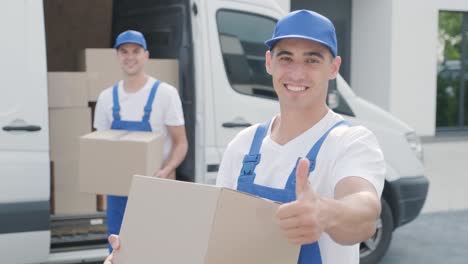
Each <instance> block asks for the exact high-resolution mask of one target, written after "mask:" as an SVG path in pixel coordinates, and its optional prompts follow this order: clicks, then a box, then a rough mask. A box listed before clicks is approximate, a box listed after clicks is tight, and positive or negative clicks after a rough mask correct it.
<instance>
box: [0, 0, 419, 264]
mask: <svg viewBox="0 0 468 264" xmlns="http://www.w3.org/2000/svg"><path fill="white" fill-rule="evenodd" d="M55 2H56V3H57V4H60V5H66V4H70V3H73V4H75V5H77V3H86V2H87V1H80V0H69V1H55ZM96 2H97V1H96ZM45 3H47V4H49V5H50V4H53V3H54V1H52V0H44V1H41V0H3V1H2V9H1V11H0V13H1V14H0V28H1V30H0V32H1V41H0V47H1V49H0V50H1V51H2V52H3V56H2V59H1V60H0V72H1V73H0V83H1V85H2V88H1V94H0V127H1V128H2V129H0V259H1V262H2V263H5V264H10V263H15V264H16V263H83V262H92V261H100V260H102V259H103V258H104V256H105V255H107V249H106V248H105V242H106V240H105V238H106V237H105V233H75V234H68V236H67V235H52V234H55V233H56V232H55V233H54V229H60V228H62V229H63V228H65V227H67V226H73V225H74V226H76V225H81V226H82V225H83V224H86V225H99V224H102V223H105V222H104V220H105V219H104V218H105V217H104V215H103V214H97V215H90V216H73V215H65V216H64V215H51V214H50V213H49V212H50V211H49V200H50V199H51V193H50V171H51V168H50V156H49V150H50V148H49V136H50V135H49V123H48V99H47V69H48V68H47V66H48V65H47V61H48V58H47V56H46V47H47V46H46V45H47V43H46V41H45V39H46V37H45V36H46V32H45V25H44V23H45V22H44V21H45V19H47V17H44V4H45ZM112 14H113V17H112V21H113V22H112V36H115V35H116V34H117V33H119V32H120V31H122V30H124V29H128V28H132V29H136V30H139V31H142V32H143V33H144V34H145V36H147V39H148V42H149V43H148V44H149V45H148V46H149V51H150V54H151V57H156V58H159V57H160V58H177V59H178V60H179V68H180V69H179V76H180V78H179V79H180V81H179V83H180V87H179V90H180V96H181V98H182V103H183V107H184V112H185V118H186V126H187V131H188V138H189V143H190V150H189V153H188V156H187V159H186V161H185V162H184V163H183V165H182V166H181V167H180V168H179V169H178V171H177V177H178V179H180V180H186V181H196V182H203V183H209V184H212V183H214V182H215V178H216V173H217V169H218V165H219V163H220V161H221V158H222V153H223V151H224V148H225V147H226V145H227V143H228V142H229V141H230V139H231V138H233V136H234V135H235V134H236V133H238V132H239V131H240V130H241V129H243V128H245V127H247V126H250V125H251V124H255V123H258V122H263V121H265V120H267V119H268V118H270V117H271V116H272V115H274V114H275V113H277V112H278V110H279V109H278V102H277V98H276V95H275V93H274V91H273V88H272V85H271V78H270V76H268V75H267V74H266V72H265V70H264V53H265V46H264V44H263V42H264V40H266V39H268V38H270V37H271V35H272V31H273V28H274V24H275V22H276V20H277V19H278V18H279V17H281V16H283V15H284V11H283V10H281V8H280V7H279V6H278V5H277V3H276V2H275V1H274V0H262V1H260V0H255V1H250V0H210V1H204V0H164V1H150V0H114V1H113V8H112ZM56 23H60V21H56ZM152 36H156V37H155V38H156V40H155V38H152ZM109 41H111V40H109ZM109 47H111V43H109ZM50 56H51V55H50V54H49V57H50ZM49 59H50V58H49ZM376 89H378V87H376ZM328 102H329V105H330V107H331V108H333V109H334V110H335V111H336V112H338V113H341V114H343V115H345V116H346V118H347V119H348V120H349V121H350V122H351V123H353V124H363V125H365V126H367V127H368V128H370V129H371V130H372V131H373V132H374V133H375V134H376V135H377V137H378V139H379V142H380V144H381V146H382V148H383V151H384V154H385V157H386V161H387V172H388V173H387V176H386V183H385V189H384V192H383V198H382V204H383V211H382V215H381V218H380V219H379V220H378V231H377V232H376V235H375V236H374V237H373V238H372V239H370V240H369V241H366V242H364V243H362V247H361V255H362V263H376V262H377V260H378V259H380V258H381V256H383V254H384V253H385V251H386V250H387V248H388V245H389V243H390V240H391V236H392V231H393V230H394V229H395V228H396V227H399V226H401V225H403V224H405V223H407V222H409V221H411V220H413V219H414V218H415V217H416V216H417V215H418V214H419V212H420V210H421V208H422V206H423V204H424V201H425V198H426V193H427V189H428V182H427V180H426V178H425V177H424V170H423V164H422V149H421V144H420V143H419V139H418V137H417V136H416V134H415V133H414V131H413V130H412V129H411V128H409V127H408V126H407V125H405V124H404V123H402V122H401V121H399V120H398V119H396V118H395V117H393V116H391V115H390V114H389V113H387V112H385V111H383V110H381V109H380V108H378V107H376V106H374V105H372V104H370V103H368V102H366V101H364V100H362V99H360V98H359V97H358V96H356V95H355V94H354V93H353V92H352V90H351V89H350V87H349V86H348V85H347V84H346V82H345V81H344V80H343V79H342V78H341V77H338V78H337V79H336V81H332V82H331V83H330V91H329V97H328ZM187 221H189V219H187ZM183 250H184V249H183V248H181V253H183Z"/></svg>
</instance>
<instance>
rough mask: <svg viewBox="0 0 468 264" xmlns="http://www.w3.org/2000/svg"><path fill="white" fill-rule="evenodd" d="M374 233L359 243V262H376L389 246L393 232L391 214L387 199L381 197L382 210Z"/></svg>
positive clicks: (369, 263) (363, 263) (373, 263)
mask: <svg viewBox="0 0 468 264" xmlns="http://www.w3.org/2000/svg"><path fill="white" fill-rule="evenodd" d="M376 226H377V230H376V232H375V234H374V235H373V236H372V237H371V238H369V239H368V240H366V241H364V242H362V243H361V245H360V249H359V250H360V252H359V254H360V257H361V262H360V263H361V264H377V263H379V261H380V260H381V259H382V257H383V256H384V255H385V253H386V252H387V250H388V247H389V246H390V241H391V240H392V232H393V216H392V211H391V209H390V206H389V205H388V203H387V201H385V199H383V198H382V212H381V213H380V217H379V219H378V220H377V224H376Z"/></svg>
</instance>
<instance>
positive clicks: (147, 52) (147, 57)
mask: <svg viewBox="0 0 468 264" xmlns="http://www.w3.org/2000/svg"><path fill="white" fill-rule="evenodd" d="M149 55H150V54H149V51H148V50H145V57H146V59H149Z"/></svg>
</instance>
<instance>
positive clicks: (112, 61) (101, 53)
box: [78, 49, 179, 101]
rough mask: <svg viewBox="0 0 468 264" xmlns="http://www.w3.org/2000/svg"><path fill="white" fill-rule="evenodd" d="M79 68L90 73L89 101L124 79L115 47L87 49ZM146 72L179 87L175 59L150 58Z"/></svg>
mask: <svg viewBox="0 0 468 264" xmlns="http://www.w3.org/2000/svg"><path fill="white" fill-rule="evenodd" d="M78 65H79V66H78V68H79V70H81V71H83V72H86V73H88V78H89V86H88V94H89V97H88V99H89V101H96V100H97V98H98V96H99V94H100V93H101V92H102V91H103V90H105V89H106V88H109V87H111V86H112V85H114V84H115V83H117V82H118V81H119V80H121V79H122V71H121V69H120V66H119V63H118V61H117V57H116V51H115V49H85V50H83V51H82V52H81V53H80V55H79V59H78ZM145 70H146V73H147V74H149V75H150V76H153V77H155V78H157V79H160V80H162V81H164V82H166V83H169V84H171V85H172V86H174V87H176V88H178V87H179V63H178V61H177V60H174V59H149V60H148V62H147V63H146V67H145Z"/></svg>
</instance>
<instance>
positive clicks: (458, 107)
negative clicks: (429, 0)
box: [436, 11, 468, 131]
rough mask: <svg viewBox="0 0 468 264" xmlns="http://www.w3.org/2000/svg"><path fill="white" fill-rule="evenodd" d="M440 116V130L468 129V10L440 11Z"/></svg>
mask: <svg viewBox="0 0 468 264" xmlns="http://www.w3.org/2000/svg"><path fill="white" fill-rule="evenodd" d="M438 37H439V52H438V60H437V117H436V125H437V129H438V130H439V131H444V130H461V129H467V128H468V91H467V90H468V13H467V12H453V11H441V12H440V13H439V36H438Z"/></svg>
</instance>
